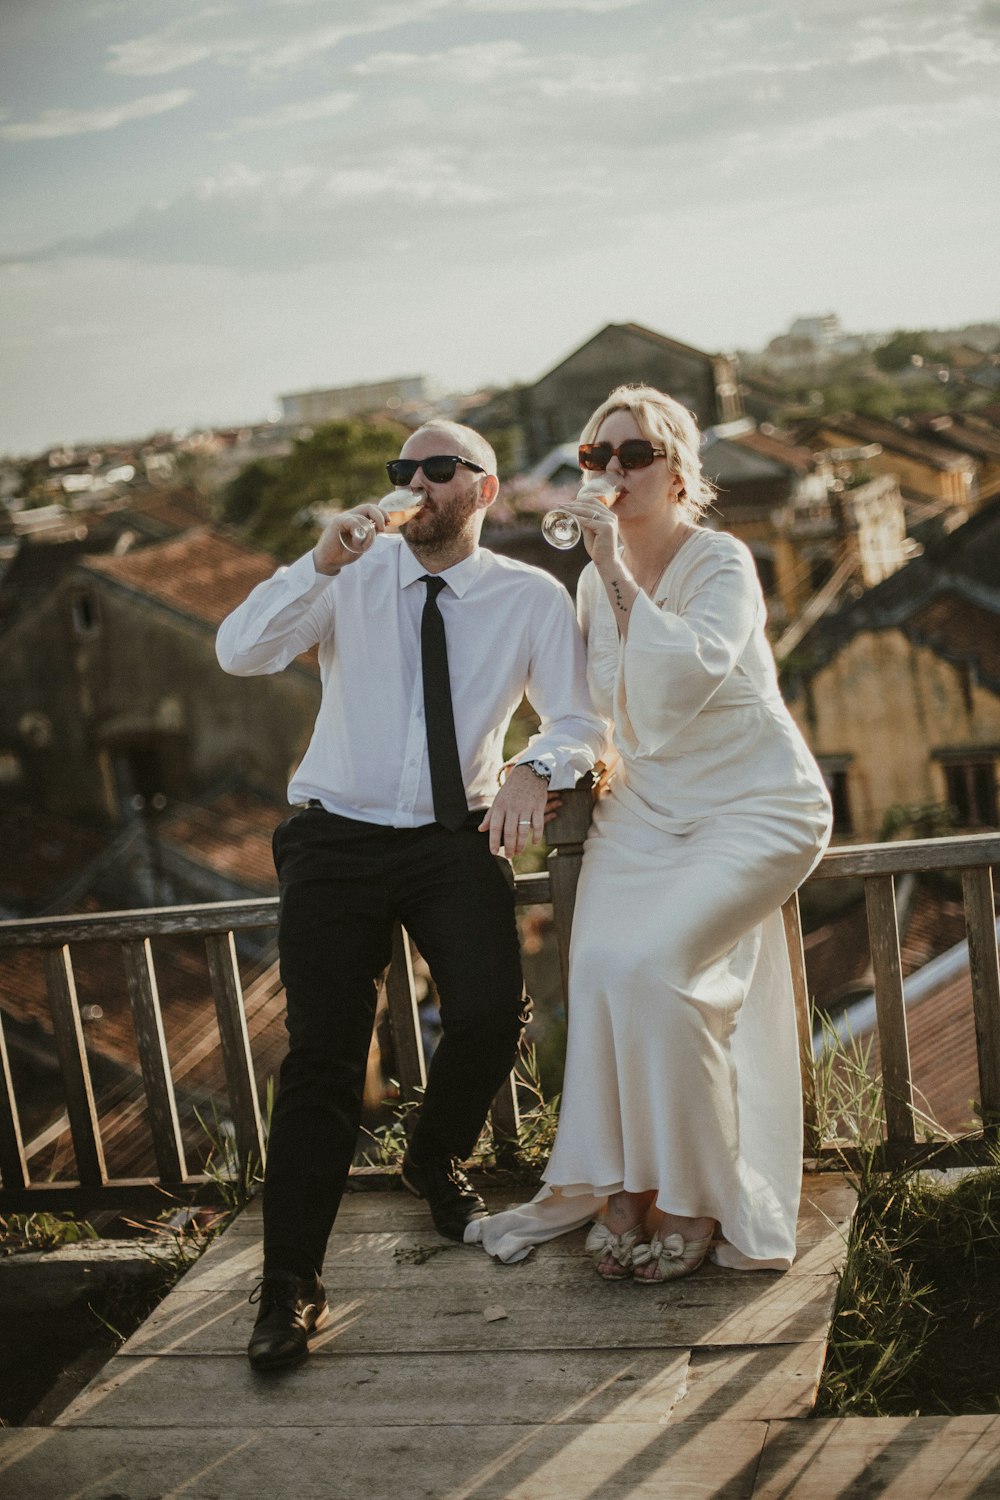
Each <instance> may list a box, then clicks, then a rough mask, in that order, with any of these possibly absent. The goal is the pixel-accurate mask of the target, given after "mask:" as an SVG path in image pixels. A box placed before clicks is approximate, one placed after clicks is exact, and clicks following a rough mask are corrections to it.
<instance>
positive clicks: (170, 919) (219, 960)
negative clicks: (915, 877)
mask: <svg viewBox="0 0 1000 1500" xmlns="http://www.w3.org/2000/svg"><path fill="white" fill-rule="evenodd" d="M590 813H591V794H590V790H589V788H588V787H581V788H578V789H577V790H576V791H575V792H573V793H570V794H564V803H563V807H562V809H561V811H560V813H559V814H558V816H557V817H556V819H555V820H554V821H553V822H552V823H551V824H550V825H549V827H548V830H547V836H548V841H549V844H550V848H551V850H552V852H551V853H550V855H549V859H548V866H547V869H546V870H545V871H543V872H542V873H539V874H535V875H520V876H518V877H516V880H515V899H516V901H517V904H518V905H540V904H546V903H548V904H551V906H552V911H553V922H554V927H555V935H556V941H557V945H558V951H559V959H560V966H561V971H562V976H563V985H564V990H565V984H566V972H567V960H568V953H569V935H570V928H571V925H572V917H573V905H574V901H575V897H576V886H577V881H578V878H579V873H580V863H581V857H582V846H583V840H584V838H585V836H586V832H587V827H588V825H589V821H590ZM993 864H1000V834H982V835H972V836H968V837H962V838H948V839H933V840H914V841H910V842H901V843H894V844H877V845H861V846H852V847H841V848H836V849H832V850H830V851H829V852H828V853H827V854H826V855H825V856H824V858H823V860H822V861H821V863H820V864H819V866H818V867H817V869H816V871H815V872H814V873H813V875H812V876H811V877H810V879H811V880H840V879H861V880H863V881H864V885H865V894H866V900H867V910H868V924H869V934H870V939H871V954H872V967H873V972H874V990H875V996H876V1005H877V1018H878V1033H879V1042H880V1049H881V1059H882V1072H883V1079H884V1086H885V1099H886V1124H887V1146H888V1148H889V1149H890V1151H893V1152H895V1153H896V1154H897V1155H898V1154H903V1155H905V1154H907V1153H914V1152H919V1150H920V1147H919V1146H918V1145H917V1142H916V1132H915V1128H914V1117H913V1084H912V1078H911V1073H910V1058H909V1048H908V1043H907V1033H906V1011H905V1007H904V1001H903V983H902V967H901V963H900V954H899V938H898V930H897V923H896V907H895V888H894V877H895V876H896V875H900V874H903V873H907V872H921V871H932V870H951V871H960V872H961V876H962V885H963V893H964V900H965V913H966V924H967V930H968V939H969V962H970V969H971V976H972V995H973V1008H974V1014H975V1025H976V1042H977V1049H978V1058H979V1076H980V1104H981V1108H982V1112H983V1117H984V1119H985V1120H986V1121H987V1122H988V1123H987V1128H986V1130H985V1131H984V1133H983V1137H982V1144H983V1146H984V1147H985V1146H987V1145H988V1144H989V1143H990V1141H992V1140H994V1139H995V1137H996V1127H995V1125H994V1124H993V1123H992V1122H994V1121H997V1120H1000V971H998V962H997V941H996V911H995V904H994V894H993V883H992V875H991V869H990V867H991V865H993ZM783 915H784V920H785V932H786V937H787V939H788V947H789V953H790V956H791V962H792V977H793V984H794V990H795V1000H796V1015H797V1021H798V1027H799V1037H800V1043H801V1049H802V1055H803V1060H804V1065H803V1088H804V1091H805V1106H806V1118H807V1126H808V1125H809V1123H810V1122H811V1120H812V1118H813V1116H812V1100H811V1098H810V1088H811V1076H812V1075H811V1070H810V1068H809V1067H808V1066H807V1065H806V1062H805V1060H806V1059H807V1058H808V1057H810V1056H811V1050H812V1035H811V1017H810V1006H809V989H808V980H807V975H806V968H805V958H804V952H803V943H802V929H801V922H800V917H799V905H798V898H797V896H793V897H792V898H791V899H790V900H789V901H788V902H786V904H785V907H784V909H783ZM276 921H277V901H276V899H274V898H269V899H261V900H253V901H227V902H216V903H209V904H204V905H198V906H178V907H161V908H158V909H154V910H146V911H131V912H108V913H102V914H100V915H97V916H80V917H73V916H68V917H67V916H57V917H44V918H39V919H35V920H27V921H13V922H0V963H2V959H3V954H4V952H5V951H7V952H9V951H11V950H17V949H25V948H35V949H41V950H42V952H43V954H44V963H45V971H46V982H47V989H48V997H49V1004H50V1007H51V1016H52V1024H53V1029H54V1034H55V1041H56V1047H57V1051H58V1057H59V1065H60V1069H61V1072H62V1079H63V1090H64V1096H65V1101H66V1115H67V1118H68V1122H69V1130H70V1134H71V1139H72V1143H73V1150H74V1154H75V1158H76V1170H77V1179H76V1182H75V1183H74V1184H68V1183H65V1182H60V1183H40V1182H36V1181H33V1180H32V1178H31V1176H30V1173H29V1170H28V1162H27V1157H26V1154H25V1147H24V1141H23V1138H22V1133H21V1127H20V1120H19V1114H18V1108H17V1103H16V1100H15V1097H14V1089H13V1085H12V1081H11V1072H10V1067H9V1063H8V1056H7V1049H6V1044H5V1041H4V1037H3V1030H2V1025H0V1180H2V1193H0V1201H2V1202H3V1204H4V1205H5V1206H6V1207H7V1208H11V1207H16V1206H19V1205H20V1203H21V1202H22V1201H25V1202H32V1203H34V1204H36V1205H37V1204H39V1203H40V1202H41V1201H42V1200H44V1199H47V1198H50V1199H52V1201H53V1202H54V1201H55V1195H56V1194H57V1193H59V1194H61V1199H60V1201H70V1199H71V1198H72V1196H73V1193H74V1192H75V1193H76V1194H77V1195H80V1196H82V1197H87V1196H88V1195H89V1198H90V1200H93V1199H94V1198H95V1197H99V1198H101V1199H103V1200H105V1201H108V1202H111V1201H113V1200H114V1199H116V1198H117V1199H124V1201H130V1198H131V1199H134V1195H135V1192H136V1191H137V1189H138V1188H139V1187H140V1186H141V1185H145V1186H149V1185H150V1181H151V1180H149V1179H143V1183H142V1184H140V1183H137V1182H135V1181H131V1180H129V1181H125V1180H112V1179H110V1178H109V1176H108V1173H107V1169H106V1164H105V1159H104V1150H103V1146H102V1141H101V1130H100V1123H99V1119H98V1112H97V1109H96V1105H95V1098H94V1089H93V1085H92V1082H91V1075H90V1068H89V1064H88V1060H87V1052H86V1047H85V1045H84V1038H83V1025H82V1021H81V1014H80V1005H79V1002H78V999H77V993H76V985H75V980H74V972H73V961H72V949H73V947H74V945H77V944H82V943H92V942H97V941H100V942H108V941H114V942H117V943H119V944H120V948H121V953H122V959H123V963H124V968H125V976H126V981H127V985H128V993H129V1000H130V1003H131V1009H132V1016H133V1021H134V1027H135V1033H136V1039H137V1045H138V1056H139V1065H140V1069H141V1073H142V1079H143V1086H144V1091H145V1100H146V1107H147V1111H148V1117H149V1122H150V1126H151V1131H152V1140H153V1149H154V1153H155V1160H156V1167H157V1179H156V1181H158V1183H159V1184H160V1185H162V1186H163V1187H166V1188H168V1189H171V1190H172V1189H175V1188H178V1187H191V1186H194V1185H197V1184H198V1183H201V1182H203V1181H204V1178H203V1177H202V1176H201V1175H199V1174H197V1173H190V1172H189V1171H188V1168H187V1163H186V1161H185V1153H184V1146H183V1141H182V1138H181V1130H180V1124H179V1119H178V1110H177V1103H176V1097H175V1092H174V1083H173V1080H172V1077H171V1070H170V1063H169V1059H168V1055H167V1048H166V1041H165V1035H164V1027H163V1017H162V1012H161V1008H160V1001H159V995H158V991H157V982H156V972H155V968H154V964H153V958H152V953H151V949H150V939H151V938H158V937H164V936H176V935H188V936H191V935H195V936H200V937H202V938H203V939H204V942H205V949H206V956H207V964H208V973H209V977H210V982H211V988H212V994H213V997H214V1000H215V1010H216V1015H217V1018H218V1026H219V1036H220V1044H221V1055H222V1063H223V1068H224V1072H225V1078H226V1087H227V1094H228V1116H229V1118H230V1120H231V1121H232V1126H233V1131H234V1143H235V1147H236V1151H237V1153H238V1155H239V1158H240V1160H241V1161H243V1162H246V1161H248V1160H250V1159H259V1158H261V1157H262V1155H263V1152H264V1136H263V1127H262V1121H261V1114H260V1105H259V1101H258V1095H257V1088H256V1084H255V1079H254V1070H253V1063H252V1058H251V1052H250V1043H249V1038H248V1033H247V1024H246V1016H245V1012H244V1005H243V993H242V986H241V981H240V972H239V967H238V963H237V953H236V935H237V934H239V933H246V932H249V931H254V930H259V929H269V928H272V929H273V928H274V926H275V924H276ZM386 998H387V1003H388V1011H389V1019H390V1025H391V1030H392V1038H393V1046H394V1051H395V1061H396V1070H397V1072H398V1075H399V1083H400V1086H401V1091H402V1094H403V1097H404V1098H413V1097H414V1096H415V1095H416V1094H417V1092H418V1091H419V1089H420V1088H421V1087H422V1086H423V1084H424V1082H425V1069H424V1055H423V1047H422V1043H421V1037H420V1026H419V1023H418V1017H417V1007H416V999H415V994H414V986H413V973H412V967H411V962H410V951H409V942H408V939H407V936H406V934H405V932H403V931H402V929H397V931H396V933H395V935H394V942H393V952H392V962H391V964H390V967H389V970H388V973H387V976H386ZM492 1121H493V1129H494V1133H495V1136H496V1137H497V1138H498V1139H499V1140H500V1141H504V1140H507V1141H509V1140H510V1139H512V1138H513V1137H515V1136H516V1131H517V1124H518V1121H517V1101H516V1094H515V1091H514V1087H513V1084H512V1083H510V1084H508V1086H507V1087H505V1088H504V1089H503V1090H502V1091H501V1093H500V1095H498V1097H497V1099H496V1100H495V1101H494V1106H493V1111H492ZM807 1139H808V1137H807ZM973 1154H974V1153H973Z"/></svg>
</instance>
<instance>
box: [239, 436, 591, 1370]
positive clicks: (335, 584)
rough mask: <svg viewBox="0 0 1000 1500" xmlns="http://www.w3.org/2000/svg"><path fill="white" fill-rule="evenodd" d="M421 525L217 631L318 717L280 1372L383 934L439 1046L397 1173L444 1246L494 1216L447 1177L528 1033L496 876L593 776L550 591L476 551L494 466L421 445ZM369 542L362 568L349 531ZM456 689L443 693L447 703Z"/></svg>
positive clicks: (303, 795)
mask: <svg viewBox="0 0 1000 1500" xmlns="http://www.w3.org/2000/svg"><path fill="white" fill-rule="evenodd" d="M387 467H388V469H389V474H390V478H391V479H392V481H393V483H394V484H396V485H397V486H405V487H407V488H409V489H410V490H411V491H412V492H413V495H414V499H415V500H416V499H419V500H421V502H422V503H421V505H420V509H419V511H418V512H417V514H416V515H415V516H413V518H412V519H411V520H409V521H408V522H407V523H406V524H405V525H404V526H403V529H402V534H401V536H385V535H383V534H382V533H383V532H384V531H385V525H386V518H385V516H384V514H383V513H382V512H381V511H379V510H378V508H377V507H376V506H375V505H373V504H372V505H362V506H359V507H358V508H357V510H356V511H353V512H347V513H345V514H343V515H341V516H338V517H337V519H336V520H335V521H334V522H332V524H331V525H329V526H328V527H327V528H326V530H325V531H324V533H323V535H322V536H321V537H320V540H319V542H318V543H317V545H316V547H315V548H314V549H313V551H312V552H311V553H308V554H307V555H306V556H305V557H302V558H300V559H299V560H298V561H297V562H295V563H293V564H292V565H291V566H290V567H288V568H279V570H278V572H277V573H276V574H275V576H274V577H273V578H271V579H269V580H268V581H267V582H265V583H262V584H260V585H259V586H258V587H257V588H256V589H254V591H253V593H252V594H251V595H250V596H249V598H248V599H247V600H246V601H245V603H243V604H242V605H240V607H239V608H238V609H236V610H235V611H234V612H233V613H232V614H231V615H230V616H229V618H228V619H227V620H225V621H224V622H223V624H222V626H221V628H220V630H219V636H218V644H217V651H218V656H219V661H220V663H221V664H222V666H223V667H224V668H225V670H226V671H228V672H234V673H238V674H244V675H252V674H255V673H260V672H277V671H281V670H282V669H283V668H284V667H285V666H287V665H288V663H289V662H291V661H293V660H294V659H295V657H296V656H298V655H299V653H300V652H302V651H304V650H307V649H308V648H309V647H311V646H313V645H318V647H319V662H320V672H321V677H322V684H323V696H322V701H321V705H320V710H319V714H318V716H317V720H316V726H315V729H314V731H313V735H312V739H311V741H310V744H309V748H308V749H307V751H306V754H305V757H304V758H303V760H302V763H301V765H300V766H299V767H298V769H297V771H296V772H295V773H294V776H293V778H292V782H291V784H290V787H289V801H290V802H291V803H293V804H294V805H297V806H298V809H299V810H298V811H297V812H296V813H295V814H294V815H293V816H292V817H290V818H289V819H288V820H286V821H285V822H284V823H282V824H281V825H280V826H279V828H278V829H277V831H276V833H275V837H274V851H275V864H276V867H277V870H278V876H279V881H280V888H281V904H280V916H279V923H278V950H279V954H280V959H281V977H282V981H283V983H284V986H285V991H286V996H287V1002H288V1014H287V1020H286V1025H287V1028H288V1033H289V1051H288V1056H287V1057H286V1059H285V1062H284V1063H283V1065H282V1068H281V1075H280V1080H279V1090H278V1097H277V1101H276V1103H275V1107H274V1116H273V1119H272V1122H271V1136H270V1141H269V1146H268V1161H267V1170H266V1173H265V1182H264V1278H263V1281H262V1283H261V1287H260V1309H259V1314H258V1318H257V1322H256V1324H255V1326H254V1331H253V1336H252V1337H251V1340H250V1345H249V1348H248V1354H249V1357H250V1362H251V1364H252V1365H253V1366H254V1367H255V1368H257V1369H272V1368H275V1367H279V1366H283V1365H289V1364H294V1363H296V1362H297V1361H298V1360H300V1359H302V1358H303V1357H304V1356H305V1354H306V1353H307V1340H308V1337H309V1334H310V1333H311V1332H312V1330H313V1329H314V1328H315V1327H318V1326H319V1325H320V1324H321V1323H322V1322H323V1321H325V1318H326V1316H327V1304H326V1296H325V1293H324V1290H323V1284H322V1282H321V1280H320V1274H321V1272H322V1268H323V1257H324V1254H325V1251H326V1245H327V1240H328V1238H329V1234H330V1230H331V1228H332V1226H333V1221H334V1219H335V1217H336V1213H337V1210H338V1207H339V1205H340V1199H341V1195H342V1193H343V1191H344V1187H345V1184H346V1181H347V1175H348V1171H349V1168H350V1165H351V1161H352V1158H353V1154H354V1149H355V1143H356V1138H357V1132H358V1126H359V1120H360V1114H361V1100H362V1090H363V1081H364V1071H365V1062H366V1058H367V1054H368V1048H369V1043H370V1040H371V1031H372V1024H373V1019H374V1012H375V1001H376V994H377V985H378V980H379V977H380V976H381V974H382V972H383V970H384V969H385V967H386V965H387V963H388V961H389V954H390V938H391V931H392V926H393V923H394V922H395V921H396V920H398V921H401V922H402V923H403V924H404V926H405V927H406V929H407V931H408V932H409V933H410V934H411V935H412V937H413V939H414V941H415V943H416V945H417V947H418V948H419V950H420V952H421V953H422V954H423V956H424V958H425V959H426V960H427V963H428V965H429V967H430V970H431V973H432V975H433V977H434V981H435V984H436V987H437V990H438V995H439V998H440V1002H441V1022H442V1036H441V1041H440V1042H439V1044H438V1047H437V1050H436V1051H435V1053H434V1057H433V1059H432V1062H431V1066H430V1071H429V1076H428V1081H427V1089H426V1092H425V1095H424V1101H423V1105H422V1108H421V1110H420V1114H419V1117H418V1119H417V1123H416V1126H415V1128H414V1130H413V1134H412V1137H411V1139H410V1143H409V1147H408V1149H407V1152H406V1156H405V1158H404V1161H403V1168H402V1175H403V1182H404V1184H405V1185H406V1186H407V1187H408V1188H409V1189H410V1191H411V1192H413V1193H415V1194H416V1195H417V1196H419V1197H423V1198H426V1200H427V1202H428V1206H429V1208H430V1212H431V1216H432V1218H433V1220H434V1223H435V1225H436V1226H437V1228H438V1230H439V1232H440V1233H442V1234H444V1235H447V1236H449V1237H450V1238H452V1239H456V1240H461V1239H462V1237H463V1235H464V1231H465V1228H466V1225H467V1224H468V1223H469V1222H470V1221H471V1220H473V1219H475V1218H479V1217H482V1216H483V1215H484V1214H485V1207H484V1205H483V1202H482V1199H481V1198H480V1197H479V1195H478V1194H477V1193H476V1192H475V1191H474V1189H473V1188H472V1186H471V1184H470V1183H469V1181H468V1179H467V1178H466V1177H465V1176H464V1174H463V1173H462V1171H461V1168H460V1165H459V1164H460V1162H461V1161H462V1160H463V1159H464V1158H465V1157H467V1156H468V1155H469V1153H470V1152H471V1150H472V1148H473V1146H474V1144H475V1141H476V1138H477V1136H478V1135H479V1131H480V1130H481V1128H482V1125H483V1122H484V1120H485V1118H486V1115H487V1112H488V1110H489V1106H490V1103H491V1101H492V1099H493V1097H494V1095H495V1093H496V1091H497V1089H498V1088H499V1087H500V1085H501V1083H502V1082H503V1080H504V1078H505V1077H506V1076H507V1074H508V1073H509V1071H510V1069H511V1067H512V1066H513V1062H514V1058H515V1055H516V1052H517V1047H518V1044H519V1042H520V1039H521V1034H522V1030H523V1027H524V1023H525V1021H526V1019H527V1012H528V1008H529V1007H528V1004H527V1003H526V1001H525V996H524V984H523V980H522V976H521V966H520V954H519V949H518V941H517V931H516V926H515V921H514V904H513V893H512V890H511V885H510V880H509V877H507V876H506V875H505V872H504V869H503V868H502V867H501V862H500V861H499V859H498V858H497V856H498V855H499V853H500V850H501V849H503V850H504V851H505V853H506V854H507V855H508V856H511V855H514V854H517V853H519V852H520V851H521V850H522V849H524V848H525V846H526V844H527V842H528V841H529V839H530V838H536V839H537V838H540V837H541V834H542V828H543V820H544V811H545V803H546V797H547V794H548V791H549V788H550V786H551V788H552V789H553V790H558V789H560V788H565V787H570V786H572V785H573V783H574V782H575V780H576V778H577V777H578V776H579V775H581V774H582V773H584V772H586V771H588V770H589V769H590V768H591V767H592V765H593V764H594V759H595V755H596V753H597V752H598V750H599V749H600V746H601V742H602V739H603V725H602V722H601V721H600V720H599V719H597V718H596V717H595V716H594V715H593V713H592V710H591V708H590V701H589V696H588V692H587V686H586V673H585V663H584V653H583V644H582V641H581V639H580V635H579V632H578V630H577V627H576V621H575V619H574V617H573V610H572V605H571V604H570V601H569V598H568V596H567V594H566V592H565V590H564V589H563V588H562V586H561V585H560V584H558V583H557V582H556V581H555V580H554V579H552V578H550V577H549V576H548V575H547V574H545V573H543V572H541V571H540V570H539V569H536V568H530V567H528V566H527V565H525V564H523V563H518V562H514V561H512V560H510V559H507V558H502V557H498V556H495V555H494V554H493V553H490V552H488V551H486V550H485V549H482V548H480V547H479V535H480V532H481V530H482V525H483V521H484V518H485V515H486V511H487V509H488V508H489V506H490V505H491V504H492V502H493V500H494V499H495V498H496V495H497V490H498V487H499V486H498V481H497V477H496V457H495V455H494V453H493V450H492V448H491V447H490V445H489V444H488V443H487V442H486V441H485V439H484V438H482V437H480V436H479V434H478V433H475V432H473V431H472V430H471V429H470V428H467V427H461V426H459V425H457V424H455V423H451V422H443V421H440V422H432V423H429V424H428V425H427V426H425V427H422V428H420V429H419V430H418V431H417V432H415V433H413V435H412V436H411V437H410V438H408V439H407V441H406V443H405V444H404V446H403V449H402V453H401V456H400V458H399V459H397V460H394V461H393V462H392V463H390V464H389V465H388V466H387ZM358 516H363V517H367V518H368V519H369V520H370V521H371V522H372V523H373V525H374V527H375V530H376V532H377V533H378V534H377V535H376V536H375V538H374V540H373V541H372V542H371V544H370V545H369V546H367V547H366V548H364V550H363V551H362V552H361V554H360V555H358V553H357V551H352V550H350V548H349V547H347V546H345V544H344V538H345V536H346V537H347V539H348V540H350V541H351V544H352V546H354V547H355V548H357V546H358V543H357V541H356V540H353V539H352V538H351V533H350V532H349V531H345V525H348V524H349V523H350V522H351V521H352V520H356V519H357V517H358ZM449 689H450V691H449ZM524 693H527V695H528V698H529V701H530V702H531V703H532V705H533V706H534V708H535V709H536V711H537V712H538V714H539V716H540V719H541V727H540V732H539V734H538V735H537V736H536V737H535V739H534V740H533V741H532V742H531V744H530V746H529V747H528V749H527V750H526V751H525V753H524V754H523V755H522V756H521V757H520V759H519V761H518V763H517V764H516V765H515V766H514V767H513V768H512V769H511V770H510V772H509V774H508V775H507V777H506V779H505V780H504V782H503V784H502V786H500V789H499V791H498V790H497V785H498V773H499V772H500V769H501V761H502V750H503V739H504V733H505V731H506V729H507V725H508V724H509V722H510V719H511V716H512V715H513V713H514V711H515V709H516V708H517V706H518V704H519V703H520V701H521V698H522V695H523V694H524Z"/></svg>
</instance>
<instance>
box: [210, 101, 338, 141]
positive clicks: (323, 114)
mask: <svg viewBox="0 0 1000 1500" xmlns="http://www.w3.org/2000/svg"><path fill="white" fill-rule="evenodd" d="M357 97H358V96H357V94H356V93H351V92H349V91H347V90H340V91H338V92H335V93H332V94H324V95H323V96H322V97H321V98H318V99H303V100H301V101H299V102H297V103H293V104H279V105H277V106H276V107H275V108H274V109H268V110H264V111H263V112H262V113H261V114H259V115H240V116H238V118H237V119H235V120H234V121H233V123H232V125H231V126H230V127H229V128H228V129H227V130H220V131H216V132H215V133H214V135H213V139H214V140H219V141H222V140H228V139H229V137H230V136H234V135H244V134H246V133H248V132H250V131H255V130H280V129H281V128H282V127H283V126H285V125H303V124H309V123H311V122H312V121H314V120H328V119H331V118H332V117H333V116H334V115H342V114H344V113H345V111H347V110H349V109H350V108H351V106H352V105H353V104H354V103H355V102H356V100H357Z"/></svg>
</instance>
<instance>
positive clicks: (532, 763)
mask: <svg viewBox="0 0 1000 1500" xmlns="http://www.w3.org/2000/svg"><path fill="white" fill-rule="evenodd" d="M518 764H519V765H522V766H527V768H528V770H529V771H534V773H535V775H536V776H539V777H541V779H542V781H551V780H552V767H551V766H547V765H546V764H545V762H544V761H543V760H522V761H519V762H518Z"/></svg>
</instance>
